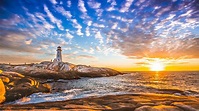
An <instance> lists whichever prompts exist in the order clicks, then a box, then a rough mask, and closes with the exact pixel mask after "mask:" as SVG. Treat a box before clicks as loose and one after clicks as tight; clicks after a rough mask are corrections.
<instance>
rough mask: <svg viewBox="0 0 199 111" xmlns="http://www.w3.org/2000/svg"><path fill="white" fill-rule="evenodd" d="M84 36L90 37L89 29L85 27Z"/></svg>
mask: <svg viewBox="0 0 199 111" xmlns="http://www.w3.org/2000/svg"><path fill="white" fill-rule="evenodd" d="M85 32H86V36H90V31H89V27H86V31H85Z"/></svg>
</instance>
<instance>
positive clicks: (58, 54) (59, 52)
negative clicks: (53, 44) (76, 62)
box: [55, 46, 62, 62]
mask: <svg viewBox="0 0 199 111" xmlns="http://www.w3.org/2000/svg"><path fill="white" fill-rule="evenodd" d="M61 51H62V50H61V47H60V46H58V47H57V56H56V58H55V61H57V62H62V55H61Z"/></svg>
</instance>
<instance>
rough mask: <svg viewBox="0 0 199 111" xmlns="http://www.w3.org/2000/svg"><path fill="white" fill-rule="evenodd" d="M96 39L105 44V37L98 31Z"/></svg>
mask: <svg viewBox="0 0 199 111" xmlns="http://www.w3.org/2000/svg"><path fill="white" fill-rule="evenodd" d="M95 38H96V39H98V40H99V43H101V44H102V43H103V37H102V35H101V33H100V31H98V32H97V33H96V34H95Z"/></svg>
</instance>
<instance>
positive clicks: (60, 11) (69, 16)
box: [55, 6, 72, 19]
mask: <svg viewBox="0 0 199 111" xmlns="http://www.w3.org/2000/svg"><path fill="white" fill-rule="evenodd" d="M55 10H56V11H57V12H59V13H61V14H62V15H63V16H65V17H66V18H68V19H70V18H71V17H72V15H71V13H70V11H66V10H65V9H64V7H61V6H58V7H55Z"/></svg>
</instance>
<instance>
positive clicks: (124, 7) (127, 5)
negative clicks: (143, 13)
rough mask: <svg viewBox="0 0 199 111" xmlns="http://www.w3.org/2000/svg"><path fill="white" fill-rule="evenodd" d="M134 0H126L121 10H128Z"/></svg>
mask: <svg viewBox="0 0 199 111" xmlns="http://www.w3.org/2000/svg"><path fill="white" fill-rule="evenodd" d="M133 1H134V0H126V3H125V4H124V5H123V6H122V8H121V9H120V12H123V13H124V12H128V11H129V8H130V6H131V5H132V3H133Z"/></svg>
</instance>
